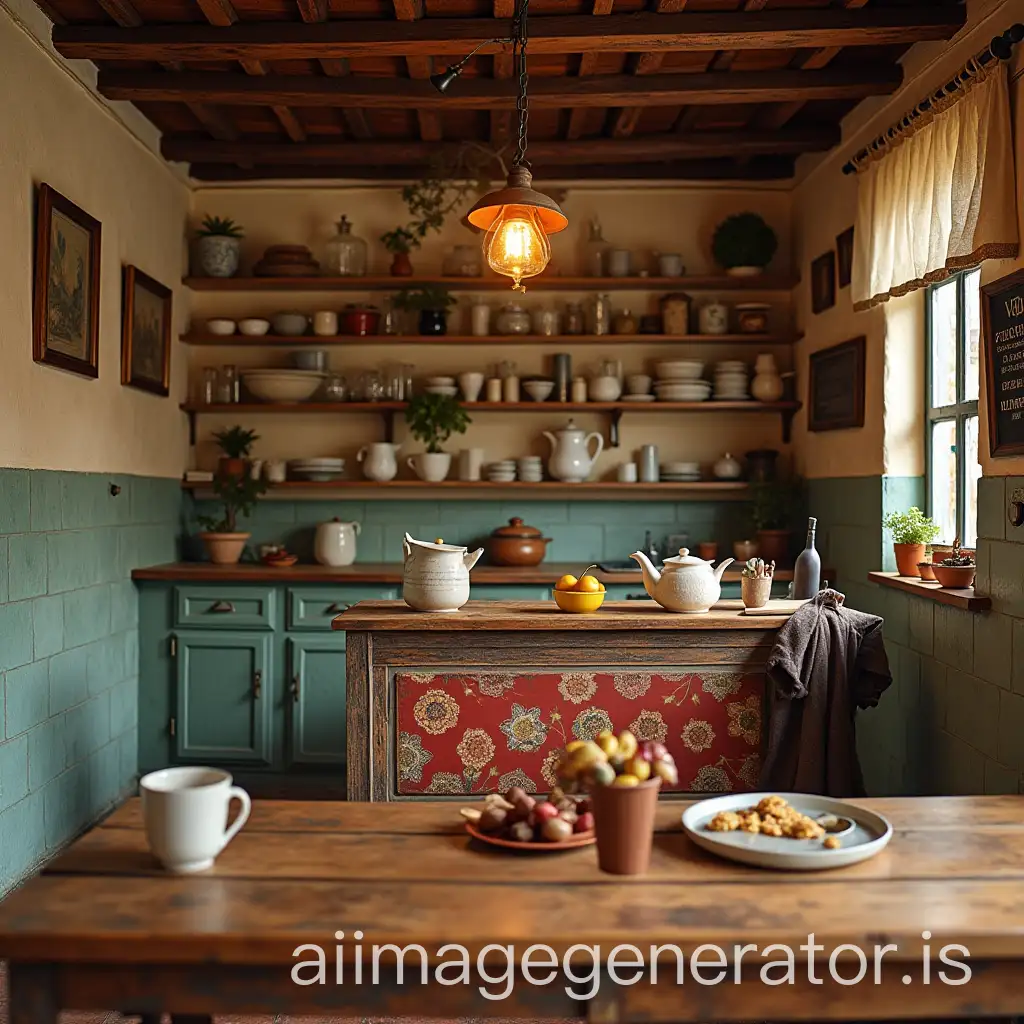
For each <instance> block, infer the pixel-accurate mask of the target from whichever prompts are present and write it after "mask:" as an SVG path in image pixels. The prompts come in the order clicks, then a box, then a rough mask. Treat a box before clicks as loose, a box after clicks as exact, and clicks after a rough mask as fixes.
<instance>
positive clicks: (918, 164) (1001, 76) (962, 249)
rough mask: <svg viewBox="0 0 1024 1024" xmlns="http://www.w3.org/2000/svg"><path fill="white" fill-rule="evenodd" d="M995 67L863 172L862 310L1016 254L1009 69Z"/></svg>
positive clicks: (859, 228) (856, 266) (858, 262)
mask: <svg viewBox="0 0 1024 1024" xmlns="http://www.w3.org/2000/svg"><path fill="white" fill-rule="evenodd" d="M993 64H994V66H992V67H991V69H990V70H986V71H981V72H979V73H978V74H977V75H976V76H975V77H974V78H972V79H971V80H970V81H969V82H968V84H967V85H966V86H965V87H964V88H962V89H959V90H957V91H956V92H954V93H952V94H951V95H950V96H948V97H947V98H946V99H944V100H942V101H940V102H938V103H936V104H933V106H932V110H931V111H929V112H928V113H926V114H924V115H923V116H922V117H920V118H919V119H917V120H916V121H915V122H914V125H913V127H912V128H910V129H909V130H908V131H906V132H905V133H904V134H903V135H902V136H900V137H899V138H898V139H897V141H895V142H894V143H893V144H892V145H888V146H883V147H881V148H880V149H879V151H878V152H877V153H875V154H873V155H872V156H871V157H869V158H868V159H867V160H866V162H865V164H864V165H863V166H862V168H861V171H860V176H859V179H858V193H857V221H856V229H855V232H854V259H853V280H852V282H851V284H852V288H853V302H854V308H856V309H867V308H869V307H871V306H874V305H877V304H878V303H879V302H885V301H887V300H888V299H889V298H890V297H892V296H894V295H905V294H906V293H907V292H910V291H913V290H914V289H917V288H923V287H925V286H926V285H928V284H930V283H931V282H933V281H939V280H942V279H943V278H944V277H946V276H948V275H949V274H950V273H953V272H955V271H957V270H962V269H963V268H964V267H971V266H975V265H977V264H978V263H980V262H981V261H982V260H986V259H1003V258H1012V257H1014V256H1016V255H1017V251H1018V247H1019V246H1018V243H1019V239H1018V229H1017V205H1016V193H1015V178H1014V164H1013V142H1012V137H1011V136H1012V130H1011V121H1010V95H1009V82H1008V69H1007V65H1006V63H1005V62H1003V61H994V62H993Z"/></svg>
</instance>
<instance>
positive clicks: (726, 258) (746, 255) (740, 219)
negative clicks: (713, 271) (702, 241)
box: [711, 213, 779, 277]
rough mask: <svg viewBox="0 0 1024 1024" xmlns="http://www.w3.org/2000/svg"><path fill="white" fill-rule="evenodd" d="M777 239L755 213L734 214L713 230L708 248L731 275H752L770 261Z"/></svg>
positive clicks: (762, 269) (757, 272)
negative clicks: (709, 247) (713, 233)
mask: <svg viewBox="0 0 1024 1024" xmlns="http://www.w3.org/2000/svg"><path fill="white" fill-rule="evenodd" d="M778 247H779V240H778V238H777V237H776V235H775V232H774V231H773V230H772V228H771V227H770V226H769V225H768V223H767V222H766V221H765V219H764V218H763V217H762V216H760V215H759V214H756V213H737V214H734V215H733V216H732V217H727V218H726V219H725V220H723V221H722V223H721V224H719V225H718V227H717V228H716V229H715V236H714V239H713V240H712V243H711V250H712V253H713V254H714V257H715V261H716V262H717V263H718V264H719V266H721V267H723V268H724V269H725V272H726V273H727V274H730V275H732V276H733V277H754V276H756V275H757V274H760V273H763V271H764V268H765V267H767V266H768V264H769V263H771V261H772V257H773V256H774V255H775V250H776V249H778Z"/></svg>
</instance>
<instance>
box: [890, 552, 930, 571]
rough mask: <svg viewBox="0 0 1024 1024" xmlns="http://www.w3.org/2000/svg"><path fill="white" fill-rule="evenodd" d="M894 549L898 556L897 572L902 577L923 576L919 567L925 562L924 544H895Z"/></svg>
mask: <svg viewBox="0 0 1024 1024" xmlns="http://www.w3.org/2000/svg"><path fill="white" fill-rule="evenodd" d="M892 549H893V552H894V553H895V555H896V571H897V572H898V573H899V574H900V575H901V576H915V577H919V576H920V575H921V570H920V569H918V567H917V566H918V563H920V562H923V561H924V551H925V545H924V544H893V546H892Z"/></svg>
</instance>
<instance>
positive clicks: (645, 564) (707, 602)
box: [629, 548, 733, 615]
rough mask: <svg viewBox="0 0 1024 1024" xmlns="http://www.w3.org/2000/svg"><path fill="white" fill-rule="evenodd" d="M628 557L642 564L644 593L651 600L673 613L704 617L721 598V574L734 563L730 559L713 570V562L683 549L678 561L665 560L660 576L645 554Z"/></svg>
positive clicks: (676, 558)
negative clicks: (645, 592)
mask: <svg viewBox="0 0 1024 1024" xmlns="http://www.w3.org/2000/svg"><path fill="white" fill-rule="evenodd" d="M629 557H630V558H632V559H634V560H635V561H637V562H639V563H640V568H641V570H642V571H643V574H644V589H645V590H646V591H647V593H648V595H649V596H650V597H652V598H653V599H654V600H655V601H657V602H658V604H660V605H661V607H662V608H665V609H667V610H668V611H670V612H685V613H688V614H690V615H702V614H704V613H705V612H709V611H710V610H711V606H712V605H714V604H715V603H716V602H717V601H718V599H719V598H720V597H721V596H722V586H721V584H722V573H724V572H725V570H726V568H727V567H728V566H730V565H731V564H732V562H733V559H731V558H727V559H725V561H724V562H722V563H721V564H720V565H719V566H718V568H717V569H712V568H711V563H710V562H705V561H704V559H703V558H696V557H694V556H693V555H691V554H690V552H689V551H688V550H687V549H686V548H680V549H679V554H678V555H677V556H676V557H675V558H666V559H665V563H664V568H663V569H662V571H661V572H658V570H657V569H655V568H654V566H653V564H652V563H651V560H650V559H649V558H648V557H647V556H646V555H645V554H644V553H643V552H642V551H634V552H633V554H631V555H630V556H629Z"/></svg>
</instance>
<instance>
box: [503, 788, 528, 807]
mask: <svg viewBox="0 0 1024 1024" xmlns="http://www.w3.org/2000/svg"><path fill="white" fill-rule="evenodd" d="M526 795H527V794H526V790H525V789H523V787H522V786H513V787H512V788H511V789H510V790H509V791H508V792H507V793H506V794H505V799H506V800H507V801H508V802H509V803H510V804H516V803H518V802H519V801H520V800H521V799H522V798H523V797H524V796H526ZM507 809H508V808H506V810H507Z"/></svg>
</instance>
